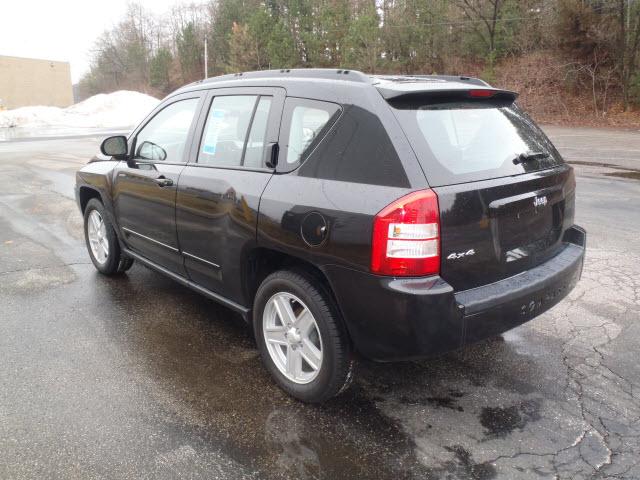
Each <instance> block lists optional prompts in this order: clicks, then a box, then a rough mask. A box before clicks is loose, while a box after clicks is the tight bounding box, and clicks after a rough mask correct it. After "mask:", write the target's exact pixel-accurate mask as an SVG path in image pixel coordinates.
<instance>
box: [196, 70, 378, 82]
mask: <svg viewBox="0 0 640 480" xmlns="http://www.w3.org/2000/svg"><path fill="white" fill-rule="evenodd" d="M245 78H246V79H253V78H317V79H324V80H346V81H351V82H360V83H371V78H370V77H369V76H368V75H365V74H364V73H362V72H359V71H357V70H348V69H336V68H283V69H281V70H259V71H253V72H238V73H229V74H227V75H220V76H218V77H211V78H207V79H204V80H199V81H197V82H194V83H214V82H224V81H229V80H242V79H245Z"/></svg>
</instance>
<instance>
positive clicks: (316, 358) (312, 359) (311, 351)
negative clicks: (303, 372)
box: [300, 338, 322, 370]
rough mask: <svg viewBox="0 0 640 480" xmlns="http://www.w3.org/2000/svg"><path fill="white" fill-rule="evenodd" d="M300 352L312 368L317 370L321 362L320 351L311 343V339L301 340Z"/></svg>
mask: <svg viewBox="0 0 640 480" xmlns="http://www.w3.org/2000/svg"><path fill="white" fill-rule="evenodd" d="M300 354H301V355H302V357H303V358H304V359H305V361H306V362H307V363H308V364H309V366H310V367H311V368H312V369H313V370H318V369H319V368H320V365H321V364H322V352H321V351H320V350H318V348H317V347H316V346H315V345H314V344H313V343H311V340H309V339H307V338H305V339H304V340H303V341H302V348H301V349H300Z"/></svg>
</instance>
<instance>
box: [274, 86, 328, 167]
mask: <svg viewBox="0 0 640 480" xmlns="http://www.w3.org/2000/svg"><path fill="white" fill-rule="evenodd" d="M339 114H340V107H339V106H338V105H336V104H334V103H328V102H320V101H317V100H306V99H302V98H287V100H286V103H285V107H284V116H283V118H284V128H283V134H282V135H283V137H282V138H284V140H285V144H284V145H283V147H284V148H282V155H283V156H284V157H282V155H281V158H282V161H283V162H285V163H286V164H289V165H293V164H296V163H298V162H300V161H302V160H304V158H305V156H306V155H307V154H308V153H309V152H311V151H312V150H313V147H315V145H316V144H317V142H318V141H320V140H321V139H322V137H323V136H324V134H325V133H326V130H327V129H328V127H330V126H331V125H332V124H333V121H334V120H335V119H336V118H337V117H338V115H339Z"/></svg>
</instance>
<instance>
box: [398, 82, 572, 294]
mask: <svg viewBox="0 0 640 480" xmlns="http://www.w3.org/2000/svg"><path fill="white" fill-rule="evenodd" d="M514 99H515V94H513V93H511V92H504V91H499V90H493V89H484V88H481V89H475V90H456V91H452V92H442V91H439V92H437V93H436V94H433V93H429V92H422V93H419V94H416V93H412V94H411V95H409V96H408V95H403V96H399V97H396V98H391V99H388V101H389V103H390V104H391V106H392V107H393V109H394V113H395V114H396V117H397V118H398V120H399V121H400V123H401V125H402V127H403V129H404V131H405V132H406V134H407V136H408V138H409V141H410V142H411V144H412V146H413V148H414V150H415V152H416V155H417V156H418V159H419V161H420V163H421V166H422V168H423V170H424V172H425V175H426V177H427V180H428V182H429V185H430V186H431V188H432V189H433V190H434V191H435V192H436V194H437V195H438V201H439V207H440V228H441V236H440V238H441V269H440V271H441V276H442V277H443V278H444V279H445V280H446V281H447V282H448V283H450V284H451V285H452V286H453V287H454V288H455V289H456V290H466V289H469V288H474V287H477V286H480V285H485V284H488V283H492V282H495V281H498V280H501V279H503V278H506V277H510V276H513V275H516V274H518V273H520V272H523V271H525V270H528V269H530V268H532V267H535V266H537V265H539V264H541V263H543V262H545V261H546V260H548V259H549V258H551V257H553V256H554V255H556V254H557V253H558V252H559V251H560V250H561V249H562V248H563V236H564V233H565V231H566V230H567V229H569V228H570V227H571V226H572V225H573V216H574V201H575V179H574V175H573V170H572V169H571V167H569V166H568V165H566V164H565V163H564V162H563V160H562V158H561V157H560V154H559V153H558V151H557V150H556V149H555V148H554V146H553V145H552V144H551V142H550V141H549V139H548V138H547V136H546V135H545V134H544V133H543V132H542V130H540V128H539V127H538V126H537V125H536V124H535V123H534V122H533V121H532V120H531V118H529V117H528V116H527V115H526V114H525V113H524V112H523V111H522V110H521V109H520V108H519V107H518V106H517V105H515V104H514V103H513V102H514Z"/></svg>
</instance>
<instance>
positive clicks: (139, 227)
mask: <svg viewBox="0 0 640 480" xmlns="http://www.w3.org/2000/svg"><path fill="white" fill-rule="evenodd" d="M515 99H516V94H514V93H513V92H509V91H505V90H498V89H495V88H492V87H491V86H490V85H488V84H487V83H485V82H483V81H481V80H478V79H474V78H468V77H445V76H411V77H407V76H397V77H395V76H393V77H392V76H386V77H385V76H367V75H364V74H362V73H360V72H356V71H349V70H318V69H309V70H280V71H266V72H250V73H241V74H234V75H226V76H221V77H217V78H212V79H209V80H204V81H199V82H196V83H193V84H190V85H187V86H186V87H183V88H181V89H179V90H178V91H176V92H175V93H173V94H171V95H169V96H168V97H167V98H166V99H165V100H164V101H162V102H161V103H160V105H159V106H158V107H157V108H156V109H155V110H154V111H153V112H152V113H151V114H150V115H149V116H148V117H147V118H146V119H145V120H144V121H143V122H142V124H140V126H138V127H137V128H136V129H135V130H134V131H133V133H132V134H131V135H129V137H128V138H126V137H110V138H108V139H106V140H105V141H104V142H103V144H102V146H101V151H102V153H103V154H104V155H105V156H106V157H101V158H99V159H95V160H100V161H95V160H94V161H92V162H90V163H89V164H87V165H86V166H85V167H84V168H82V169H81V170H80V171H79V172H78V174H77V186H76V194H77V200H78V203H79V206H80V209H81V211H82V212H83V214H84V228H85V236H86V242H87V247H88V250H89V255H90V256H91V260H92V261H93V263H94V264H95V266H96V268H97V269H98V270H99V271H100V272H102V273H104V274H107V275H111V274H117V273H121V272H124V271H126V270H127V269H128V268H129V267H130V266H131V264H132V263H133V261H134V260H136V261H138V262H140V263H141V264H143V265H146V266H148V267H151V268H153V269H155V270H157V271H159V272H161V273H164V274H165V275H167V276H169V277H171V278H173V279H175V280H176V281H177V282H179V283H181V284H183V285H186V286H188V287H191V288H193V289H194V290H196V291H198V292H201V293H202V294H204V295H206V296H208V297H210V298H212V299H214V300H216V301H218V302H220V303H222V304H223V305H226V306H227V307H229V308H231V309H233V310H235V311H237V312H239V313H240V314H241V315H242V316H243V317H244V318H245V320H246V321H247V322H249V323H250V324H251V326H252V330H253V333H254V334H255V338H256V341H257V344H258V348H259V350H260V352H261V354H262V359H263V361H264V364H265V365H266V367H267V369H268V370H269V372H270V373H271V375H272V376H273V378H274V379H275V380H276V382H277V383H278V384H279V385H280V386H281V387H282V388H283V389H284V390H286V391H287V392H288V393H290V394H291V395H293V396H294V397H296V398H298V399H301V400H304V401H309V402H319V401H323V400H326V399H328V398H330V397H332V396H333V395H336V394H337V393H339V392H340V391H342V390H343V389H344V388H345V387H346V386H347V385H348V384H349V381H350V380H351V377H352V368H353V358H354V355H355V353H356V352H358V353H359V354H361V355H363V356H365V357H368V358H370V359H374V360H381V361H384V360H387V361H388V360H398V359H408V358H416V357H424V356H429V355H435V354H438V353H441V352H445V351H447V350H452V349H455V348H459V347H461V346H463V345H465V344H468V343H470V342H474V341H477V340H481V339H484V338H487V337H490V336H493V335H496V334H499V333H501V332H504V331H506V330H508V329H510V328H513V327H515V326H517V325H520V324H522V323H523V322H526V321H527V320H530V319H532V318H533V317H535V316H537V315H539V314H540V313H542V312H544V311H545V310H547V309H548V308H550V307H551V306H553V305H554V304H556V303H557V302H558V301H559V300H560V299H562V298H563V297H564V296H565V295H567V293H568V292H569V291H570V290H571V289H572V288H573V286H574V285H575V284H576V282H577V281H578V279H579V278H580V275H581V272H582V264H583V258H584V252H585V239H586V235H585V232H584V230H582V229H581V228H579V227H577V226H575V225H574V223H573V221H574V203H575V179H574V174H573V170H572V168H571V167H570V166H568V165H567V164H565V163H564V162H563V160H562V158H561V157H560V155H559V154H558V152H557V150H556V149H555V148H554V146H553V145H552V144H551V142H550V141H549V139H548V138H547V137H546V136H545V135H544V133H543V132H542V131H541V130H540V129H539V128H538V127H537V126H536V125H535V123H534V122H533V121H532V120H531V119H530V118H529V117H528V116H527V115H526V114H525V113H524V112H523V111H522V110H521V109H520V108H519V107H518V106H517V105H516V104H515V103H514V101H515Z"/></svg>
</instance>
